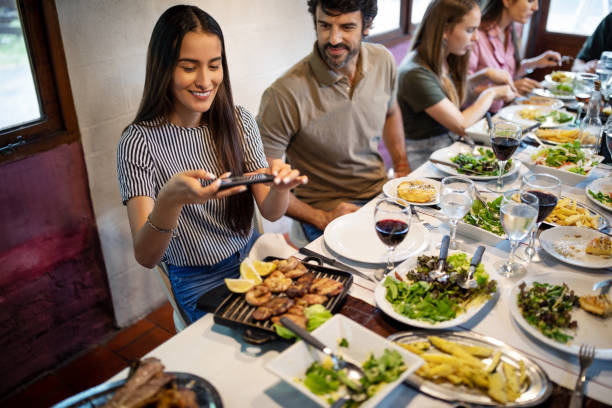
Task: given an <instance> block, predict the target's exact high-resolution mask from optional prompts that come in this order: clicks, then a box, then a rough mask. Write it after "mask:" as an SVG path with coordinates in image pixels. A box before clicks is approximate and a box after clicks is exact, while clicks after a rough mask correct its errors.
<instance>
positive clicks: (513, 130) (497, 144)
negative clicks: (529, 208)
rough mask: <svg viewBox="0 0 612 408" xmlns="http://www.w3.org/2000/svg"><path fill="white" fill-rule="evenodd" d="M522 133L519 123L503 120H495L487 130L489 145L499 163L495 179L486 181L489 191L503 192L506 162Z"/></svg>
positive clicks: (516, 146) (519, 140) (514, 149)
mask: <svg viewBox="0 0 612 408" xmlns="http://www.w3.org/2000/svg"><path fill="white" fill-rule="evenodd" d="M522 134H523V131H522V129H521V127H520V126H519V125H517V124H515V123H510V122H503V121H500V122H496V123H495V124H494V125H493V129H491V130H490V131H489V137H490V139H491V147H492V148H493V153H495V157H496V158H497V162H498V165H499V169H498V173H497V180H496V181H491V182H489V183H487V188H488V189H489V190H490V191H493V192H496V193H503V192H504V191H505V190H506V189H505V188H504V181H503V177H504V170H506V162H507V161H508V159H509V158H510V157H512V155H513V154H514V152H515V151H516V149H517V148H518V147H519V145H520V144H521V136H522Z"/></svg>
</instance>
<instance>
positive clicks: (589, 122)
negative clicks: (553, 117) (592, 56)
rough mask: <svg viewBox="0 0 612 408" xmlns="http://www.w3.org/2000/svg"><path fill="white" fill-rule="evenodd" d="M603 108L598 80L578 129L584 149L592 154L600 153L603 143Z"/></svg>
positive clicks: (579, 138)
mask: <svg viewBox="0 0 612 408" xmlns="http://www.w3.org/2000/svg"><path fill="white" fill-rule="evenodd" d="M600 110H601V81H599V80H596V81H595V86H594V88H593V93H592V94H591V98H590V100H589V106H588V108H587V113H586V116H585V117H584V119H583V120H582V121H581V122H580V128H579V131H578V140H580V145H581V147H582V148H583V149H586V150H588V151H590V152H591V153H592V154H597V153H599V146H600V144H601V134H602V132H603V124H602V123H601V118H600V117H599V111H600Z"/></svg>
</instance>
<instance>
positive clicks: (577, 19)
mask: <svg viewBox="0 0 612 408" xmlns="http://www.w3.org/2000/svg"><path fill="white" fill-rule="evenodd" d="M611 9H612V0H551V2H550V9H549V11H548V19H547V20H546V31H549V32H552V33H563V34H575V35H584V36H589V35H591V33H592V32H593V30H594V29H595V27H597V25H598V24H599V22H600V21H601V20H602V19H603V18H604V17H605V16H606V15H608V13H609V12H610V10H611Z"/></svg>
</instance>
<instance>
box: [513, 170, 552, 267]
mask: <svg viewBox="0 0 612 408" xmlns="http://www.w3.org/2000/svg"><path fill="white" fill-rule="evenodd" d="M522 181H523V184H522V185H521V191H526V192H528V193H531V194H533V195H535V196H536V197H538V218H537V220H536V223H535V226H534V227H533V229H532V231H531V235H530V238H529V245H528V246H527V247H526V248H524V249H523V248H521V249H520V250H519V251H518V252H517V254H516V256H517V257H519V258H520V259H522V260H524V261H529V262H541V261H542V259H541V258H540V256H539V255H538V251H537V249H536V248H535V240H536V236H537V234H538V230H539V229H540V225H541V224H542V221H544V220H545V219H546V217H548V216H549V215H550V213H551V212H552V210H554V209H555V207H556V206H557V202H558V201H559V197H560V195H561V180H559V179H558V178H557V177H555V176H551V175H550V174H544V173H534V174H525V175H524V176H523V180H522Z"/></svg>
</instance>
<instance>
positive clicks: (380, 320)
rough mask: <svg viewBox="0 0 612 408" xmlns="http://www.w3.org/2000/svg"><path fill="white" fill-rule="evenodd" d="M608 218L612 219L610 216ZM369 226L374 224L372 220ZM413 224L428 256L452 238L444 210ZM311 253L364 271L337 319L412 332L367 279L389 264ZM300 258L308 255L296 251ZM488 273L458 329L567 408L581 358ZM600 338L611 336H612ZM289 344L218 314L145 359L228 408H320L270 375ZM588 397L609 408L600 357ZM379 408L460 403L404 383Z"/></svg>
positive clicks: (322, 248) (468, 242)
mask: <svg viewBox="0 0 612 408" xmlns="http://www.w3.org/2000/svg"><path fill="white" fill-rule="evenodd" d="M598 170H599V169H598ZM606 171H608V170H606V169H602V170H601V173H596V174H594V175H593V176H594V177H601V176H605V175H606ZM527 172H529V170H528V169H527V168H526V167H525V166H520V170H519V171H518V172H517V174H515V175H514V176H513V177H509V178H507V179H506V180H505V182H506V183H508V184H509V185H511V186H516V187H518V186H520V178H521V177H522V176H523V175H524V174H526V173H527ZM447 175H448V174H446V173H445V172H443V171H441V170H440V169H439V168H437V167H435V166H434V165H432V163H430V162H426V163H425V164H423V165H421V166H420V167H418V168H417V169H415V170H413V172H412V173H411V174H410V177H412V178H433V179H437V180H440V179H441V178H443V177H445V176H447ZM589 180H590V179H589ZM589 180H587V181H586V182H585V183H587V182H589ZM475 184H476V187H477V188H479V189H484V183H482V182H476V183H475ZM562 194H563V195H564V196H569V197H572V198H575V199H576V200H578V201H580V202H582V203H583V204H587V203H588V201H587V200H586V197H585V191H584V183H583V184H578V185H565V184H564V185H563V186H562ZM382 196H383V194H382V193H381V194H380V195H379V196H378V197H375V198H374V199H372V200H371V201H370V202H368V203H367V204H365V205H364V206H363V207H361V208H360V209H359V210H358V212H360V213H362V214H363V215H364V216H365V217H368V216H370V215H368V214H370V213H372V212H373V207H374V205H375V203H376V202H377V200H378V199H379V198H380V197H382ZM606 216H607V217H608V220H609V221H612V212H610V213H607V214H606ZM370 222H372V225H373V221H370ZM413 222H419V223H427V224H428V226H429V228H428V230H427V234H426V239H427V245H426V247H427V249H429V250H435V247H436V244H437V243H439V242H440V240H441V238H442V236H443V235H445V234H448V223H447V221H446V220H445V219H444V217H443V215H442V213H441V212H439V211H436V210H430V211H428V214H423V213H418V219H415V220H413ZM372 228H373V227H372ZM459 234H460V233H459ZM458 238H459V239H460V240H461V243H460V249H461V250H463V251H465V252H468V253H473V252H474V250H475V249H476V247H477V246H478V245H479V244H480V242H478V241H477V240H474V239H471V238H469V237H467V236H461V235H458ZM485 247H486V251H485V254H484V258H483V261H487V262H490V263H494V262H496V261H500V260H505V259H507V257H508V253H509V247H510V246H509V243H508V241H507V240H503V239H501V240H500V242H498V243H497V244H496V245H494V246H493V245H485ZM306 248H308V249H310V250H312V251H314V252H316V253H318V254H320V255H323V256H325V257H329V258H331V259H335V260H337V261H339V262H341V263H342V264H344V265H347V266H350V267H352V268H354V269H356V270H358V271H360V272H361V273H360V274H354V275H353V284H352V285H351V287H350V289H349V292H348V295H347V297H346V298H345V301H344V303H343V305H342V307H341V308H340V309H339V313H341V314H343V315H345V316H347V317H349V318H351V319H353V320H354V321H356V322H357V323H359V324H361V325H363V326H365V327H366V328H368V329H370V330H372V331H374V332H375V333H378V334H380V335H382V336H385V337H386V336H389V335H392V334H395V333H399V332H410V331H413V330H415V328H414V327H411V326H409V325H407V324H404V323H401V322H399V321H397V320H394V319H392V318H391V317H389V316H387V315H386V314H385V313H384V312H382V311H381V310H380V309H379V308H377V307H376V301H375V296H374V289H375V286H376V285H377V283H376V282H374V280H371V279H365V277H368V276H370V277H372V276H374V274H375V272H376V271H377V270H380V269H381V268H384V264H382V263H377V264H370V263H364V262H359V261H355V260H352V259H349V258H348V257H344V256H342V255H340V254H338V253H336V252H334V251H333V250H332V249H331V248H330V246H329V245H328V244H327V243H326V239H325V236H322V237H320V238H318V239H316V240H314V241H313V242H311V243H310V244H308V245H307V246H306ZM295 256H296V257H298V258H303V257H304V255H302V254H300V253H298V252H296V254H295ZM541 256H542V262H540V263H526V264H525V265H526V267H527V275H526V276H527V277H530V276H538V277H540V276H542V277H554V278H562V279H564V280H567V281H568V282H572V281H576V280H580V281H582V282H586V283H588V284H591V283H595V282H597V281H600V280H602V279H606V278H610V277H612V276H611V275H612V272H611V270H609V269H605V270H594V269H585V268H579V267H576V266H572V265H569V264H566V263H563V262H560V261H559V260H557V259H555V258H553V257H551V256H549V255H548V254H546V253H542V255H541ZM491 275H492V276H491V277H492V278H494V279H496V280H497V281H498V292H499V296H498V298H497V299H496V301H495V302H490V303H489V304H488V305H487V306H486V307H485V308H483V310H481V311H480V312H479V313H478V314H477V315H476V316H474V317H473V318H471V319H470V320H468V321H467V322H465V323H463V324H461V325H460V326H458V327H455V328H453V330H458V331H465V332H473V333H476V334H479V335H483V336H488V337H491V338H494V339H497V340H500V341H502V342H504V343H505V344H506V345H508V346H510V347H512V348H514V349H517V350H519V351H520V352H522V353H523V354H524V355H526V356H528V357H529V358H530V359H531V360H532V361H533V362H535V363H537V364H538V365H539V366H540V367H541V368H542V369H543V370H544V371H545V372H546V374H547V375H548V377H549V379H550V381H551V384H552V389H553V390H552V393H551V395H550V396H549V397H548V399H547V400H546V401H544V402H543V403H541V404H540V405H539V406H546V407H549V406H550V407H566V406H567V404H568V402H569V400H570V397H571V394H572V390H573V388H574V384H575V383H576V378H577V375H578V373H579V362H578V357H577V356H576V355H574V354H568V353H565V352H562V351H560V350H557V349H555V348H552V347H550V346H548V345H546V344H544V343H543V342H540V341H538V340H537V339H536V338H534V337H532V336H531V335H530V334H529V333H527V332H526V331H525V330H524V329H523V328H521V327H520V325H519V324H517V322H516V321H515V319H513V317H512V316H511V313H510V310H509V309H510V307H509V305H510V303H511V301H512V299H511V298H510V294H511V291H512V288H513V287H514V285H515V284H516V282H517V279H516V278H514V279H513V278H506V277H503V276H501V275H498V274H496V273H495V272H492V273H491ZM607 327H610V326H609V325H608V326H607ZM598 335H605V336H608V337H612V330H610V331H608V332H607V333H603V334H602V333H599V334H598ZM290 344H291V342H290V341H286V340H282V339H273V340H271V341H268V342H266V343H263V344H257V345H256V344H251V343H249V342H247V341H245V339H244V338H243V331H242V329H239V328H235V327H230V326H226V325H222V324H218V323H216V322H215V320H214V316H213V314H212V313H208V314H206V315H204V317H202V318H201V319H199V320H198V321H196V322H194V323H193V324H191V325H190V326H188V327H187V328H186V329H185V330H183V331H181V332H179V333H177V334H176V335H174V336H173V337H172V338H170V339H169V340H168V341H166V342H165V343H163V344H161V345H160V346H158V347H157V348H155V349H154V350H152V351H151V352H150V353H148V354H147V355H148V356H154V357H157V358H159V359H160V360H161V361H162V362H163V364H164V365H165V367H166V370H167V371H177V372H187V373H192V374H196V375H198V376H200V377H202V378H204V379H206V380H207V381H209V382H210V383H211V384H212V385H213V386H214V387H215V388H216V389H217V391H218V392H219V394H220V396H221V399H222V401H223V404H224V406H226V407H248V406H251V407H315V406H317V405H316V404H315V403H314V402H313V401H311V400H310V399H309V398H307V397H306V396H305V395H304V394H302V393H300V392H299V391H298V390H296V389H295V388H294V387H293V386H291V385H290V384H288V383H286V382H284V381H283V380H281V379H279V378H278V377H277V376H275V375H274V374H273V373H271V372H270V371H268V370H267V369H266V364H267V363H268V362H270V361H271V360H272V359H274V358H275V357H276V356H278V354H279V353H281V352H282V351H283V350H285V349H287V348H288V347H289V345H290ZM126 375H127V370H123V371H121V372H120V373H118V374H116V375H115V376H114V377H113V378H111V379H109V381H115V380H119V379H123V378H125V377H126ZM585 396H586V398H585V405H584V406H585V407H610V406H611V405H609V404H612V360H602V359H596V360H595V361H594V362H593V363H592V365H591V366H590V367H589V369H588V371H587V382H586V386H585ZM379 406H381V407H434V408H435V407H451V406H460V405H457V404H455V403H454V402H453V401H443V400H440V399H436V398H432V397H430V396H427V395H425V394H423V393H421V392H419V391H418V390H416V389H415V388H412V387H411V386H409V385H408V384H406V383H403V384H401V385H400V386H398V387H397V388H395V389H394V390H393V391H392V392H391V393H390V394H389V395H388V396H387V397H385V398H384V399H383V400H382V402H381V403H380V404H379Z"/></svg>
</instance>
